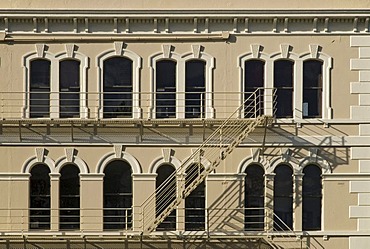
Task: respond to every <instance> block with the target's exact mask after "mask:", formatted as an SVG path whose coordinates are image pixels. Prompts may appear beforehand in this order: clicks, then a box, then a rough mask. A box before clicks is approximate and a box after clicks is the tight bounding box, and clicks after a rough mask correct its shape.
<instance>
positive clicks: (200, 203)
mask: <svg viewBox="0 0 370 249" xmlns="http://www.w3.org/2000/svg"><path fill="white" fill-rule="evenodd" d="M203 171H204V167H203V165H201V164H200V163H193V164H191V165H189V166H188V167H187V169H186V170H185V188H186V187H187V186H189V185H190V184H191V183H192V182H193V181H194V180H195V179H197V178H198V176H199V175H200V174H201V173H202V172H203ZM205 188H206V184H205V180H203V181H202V183H200V184H199V185H198V187H196V189H194V190H193V191H192V192H191V193H190V195H189V196H188V197H186V198H185V230H187V231H201V230H204V229H205V218H206V215H205V214H206V212H205V207H206V192H205Z"/></svg>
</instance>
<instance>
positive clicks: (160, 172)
mask: <svg viewBox="0 0 370 249" xmlns="http://www.w3.org/2000/svg"><path fill="white" fill-rule="evenodd" d="M174 172H175V168H174V167H173V166H172V165H170V164H162V165H161V166H160V167H159V168H158V169H157V179H156V189H157V192H156V200H157V201H156V216H158V215H160V214H161V213H162V212H163V211H164V210H165V209H166V208H167V207H168V205H169V204H171V203H172V202H173V201H174V200H175V198H176V175H175V174H173V173H174ZM164 182H165V183H164ZM163 183H164V184H163ZM162 184H163V186H161V185H162ZM160 186H161V188H159V187H160ZM157 230H160V231H171V230H176V210H173V211H172V212H171V214H170V215H169V216H168V217H167V218H166V219H165V220H164V221H163V222H162V223H161V224H159V225H158V227H157Z"/></svg>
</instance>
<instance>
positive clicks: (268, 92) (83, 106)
mask: <svg viewBox="0 0 370 249" xmlns="http://www.w3.org/2000/svg"><path fill="white" fill-rule="evenodd" d="M274 91H275V90H274V89H258V90H257V91H255V92H244V93H242V92H191V93H189V92H176V93H173V92H157V93H153V92H130V93H127V92H79V93H76V92H40V91H38V92H37V91H32V92H0V119H24V118H35V119H36V118H38V119H40V118H45V119H48V118H53V119H56V118H58V119H71V118H82V119H84V118H91V119H111V118H123V119H130V118H142V119H185V118H186V119H204V118H220V119H223V118H227V117H228V116H229V114H230V113H232V112H233V111H234V110H235V109H237V108H238V107H239V106H240V105H241V103H245V108H241V109H240V110H239V113H238V115H237V116H236V117H238V118H255V117H257V116H258V115H260V114H267V115H270V116H272V115H273V112H274V111H273V109H274V106H273V102H274V99H273V98H274V97H273V96H274ZM247 99H248V101H247V102H245V100H247Z"/></svg>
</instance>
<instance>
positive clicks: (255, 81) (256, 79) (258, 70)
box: [244, 59, 265, 118]
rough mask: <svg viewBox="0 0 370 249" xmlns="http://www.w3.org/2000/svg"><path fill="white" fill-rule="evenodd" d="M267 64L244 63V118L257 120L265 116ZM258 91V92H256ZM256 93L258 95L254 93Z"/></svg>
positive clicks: (251, 61) (257, 62) (249, 61)
mask: <svg viewBox="0 0 370 249" xmlns="http://www.w3.org/2000/svg"><path fill="white" fill-rule="evenodd" d="M264 85H265V62H264V61H261V60H255V59H251V60H247V61H245V63H244V117H245V118H255V117H256V116H258V115H261V114H263V113H264V112H263V108H264V104H263V101H264V98H263V95H264V91H263V88H264ZM256 91H257V92H256ZM254 92H256V94H255V93H254Z"/></svg>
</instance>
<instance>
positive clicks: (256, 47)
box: [251, 44, 262, 58]
mask: <svg viewBox="0 0 370 249" xmlns="http://www.w3.org/2000/svg"><path fill="white" fill-rule="evenodd" d="M261 49H262V46H261V45H260V44H251V52H252V57H253V58H259V57H260V52H261Z"/></svg>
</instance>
